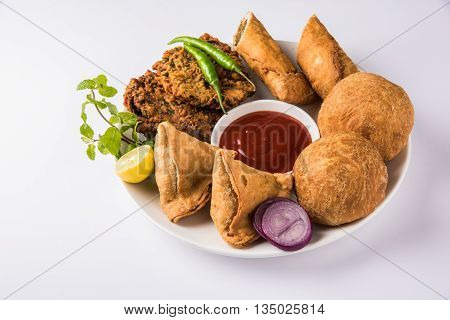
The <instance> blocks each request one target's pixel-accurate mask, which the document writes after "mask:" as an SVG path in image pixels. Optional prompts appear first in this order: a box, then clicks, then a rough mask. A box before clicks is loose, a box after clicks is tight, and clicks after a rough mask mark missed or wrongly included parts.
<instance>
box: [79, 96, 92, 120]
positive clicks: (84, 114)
mask: <svg viewBox="0 0 450 320" xmlns="http://www.w3.org/2000/svg"><path fill="white" fill-rule="evenodd" d="M89 103H90V102H89V101H85V102H83V104H82V105H81V119H83V122H84V123H86V120H87V114H86V106H87V105H88V104H89Z"/></svg>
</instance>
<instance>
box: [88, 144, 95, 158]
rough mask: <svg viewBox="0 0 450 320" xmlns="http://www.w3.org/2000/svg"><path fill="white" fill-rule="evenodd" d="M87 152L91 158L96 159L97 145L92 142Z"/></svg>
mask: <svg viewBox="0 0 450 320" xmlns="http://www.w3.org/2000/svg"><path fill="white" fill-rule="evenodd" d="M86 154H87V156H88V157H89V159H91V160H94V159H95V145H94V144H93V143H91V144H90V145H88V147H87V149H86Z"/></svg>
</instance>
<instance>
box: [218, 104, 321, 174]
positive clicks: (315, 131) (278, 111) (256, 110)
mask: <svg viewBox="0 0 450 320" xmlns="http://www.w3.org/2000/svg"><path fill="white" fill-rule="evenodd" d="M319 138H320V134H319V128H318V127H317V124H316V123H315V121H314V120H313V119H312V118H311V117H310V116H309V115H308V114H307V113H306V112H305V111H303V110H302V109H301V108H300V107H298V106H295V105H292V104H289V103H286V102H282V101H277V100H257V101H252V102H248V103H244V104H242V105H240V106H238V107H236V108H234V109H233V110H230V111H229V112H228V114H226V115H224V116H222V118H220V119H219V121H218V122H217V124H216V125H215V127H214V130H213V132H212V136H211V144H212V145H214V146H218V147H220V148H224V149H228V150H234V151H236V152H237V155H236V159H238V160H240V161H242V162H243V163H245V164H247V165H249V166H251V167H253V168H255V169H258V170H261V171H267V172H270V173H285V172H290V171H292V168H293V167H294V162H295V160H296V159H297V157H298V155H299V154H300V153H301V152H302V150H303V149H304V148H306V147H307V146H308V145H309V144H311V142H313V141H315V140H317V139H319Z"/></svg>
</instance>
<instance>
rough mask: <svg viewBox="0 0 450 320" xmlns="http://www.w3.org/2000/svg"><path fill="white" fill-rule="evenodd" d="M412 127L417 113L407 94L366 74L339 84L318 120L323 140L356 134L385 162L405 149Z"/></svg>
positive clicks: (381, 78)
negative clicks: (344, 134)
mask: <svg viewBox="0 0 450 320" xmlns="http://www.w3.org/2000/svg"><path fill="white" fill-rule="evenodd" d="M413 124H414V109H413V106H412V104H411V101H410V100H409V97H408V95H407V94H406V92H405V91H404V90H403V89H402V88H401V87H399V86H398V85H396V84H394V83H392V82H390V81H388V80H386V79H384V78H383V77H380V76H378V75H375V74H372V73H365V72H358V73H355V74H352V75H350V76H349V77H347V78H345V79H343V80H342V81H340V82H339V83H338V84H337V85H336V86H335V87H334V88H333V90H332V91H331V92H330V94H329V95H328V96H327V98H326V99H325V100H324V102H323V104H322V107H321V109H320V111H319V116H318V125H319V129H320V133H321V135H322V136H327V135H330V134H333V133H335V132H339V131H354V132H357V133H359V134H361V135H362V136H364V137H365V138H367V139H369V140H370V141H371V142H372V143H373V144H374V145H375V146H376V147H377V148H378V150H379V151H380V154H381V156H382V157H383V159H384V160H385V161H388V160H391V159H392V158H394V157H395V156H396V155H397V154H398V153H399V152H400V151H401V150H402V149H403V148H404V147H405V146H406V144H407V143H408V137H409V134H410V133H411V130H412V127H413Z"/></svg>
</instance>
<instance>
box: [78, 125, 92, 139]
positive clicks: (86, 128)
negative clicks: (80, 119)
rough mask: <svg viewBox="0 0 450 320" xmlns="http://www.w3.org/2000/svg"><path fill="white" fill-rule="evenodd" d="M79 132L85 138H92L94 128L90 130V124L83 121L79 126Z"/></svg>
mask: <svg viewBox="0 0 450 320" xmlns="http://www.w3.org/2000/svg"><path fill="white" fill-rule="evenodd" d="M80 133H81V135H83V136H85V137H86V138H89V139H92V137H93V136H94V130H92V128H91V126H90V125H88V124H87V123H83V124H82V125H81V127H80Z"/></svg>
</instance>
